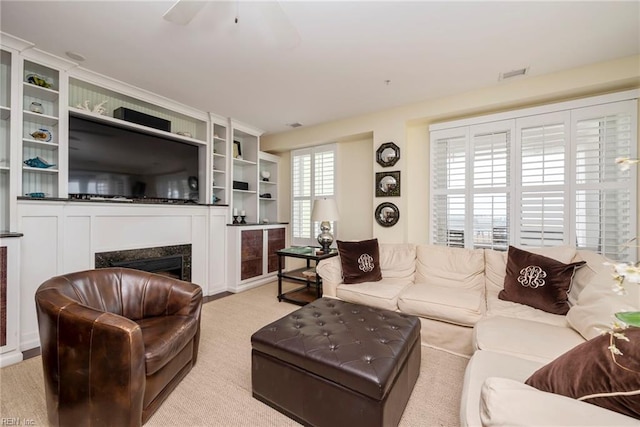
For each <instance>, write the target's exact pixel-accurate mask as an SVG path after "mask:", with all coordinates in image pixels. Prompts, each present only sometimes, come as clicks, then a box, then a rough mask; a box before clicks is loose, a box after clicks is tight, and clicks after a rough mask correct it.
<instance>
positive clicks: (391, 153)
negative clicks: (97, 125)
mask: <svg viewBox="0 0 640 427" xmlns="http://www.w3.org/2000/svg"><path fill="white" fill-rule="evenodd" d="M398 160H400V147H398V146H397V145H396V144H394V143H393V142H385V143H384V144H382V145H381V146H380V147H378V149H377V150H376V162H378V164H379V165H380V166H382V167H385V168H386V167H389V166H393V165H395V164H396V162H397V161H398Z"/></svg>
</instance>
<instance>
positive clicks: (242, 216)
mask: <svg viewBox="0 0 640 427" xmlns="http://www.w3.org/2000/svg"><path fill="white" fill-rule="evenodd" d="M246 217H247V216H246V215H240V224H246V223H247V221H245V218H246Z"/></svg>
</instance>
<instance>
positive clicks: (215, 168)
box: [208, 114, 229, 205]
mask: <svg viewBox="0 0 640 427" xmlns="http://www.w3.org/2000/svg"><path fill="white" fill-rule="evenodd" d="M209 116H210V120H211V130H212V132H211V167H210V168H208V170H211V203H212V204H219V205H227V204H229V196H228V191H227V190H228V188H229V173H228V172H229V120H228V119H226V118H223V117H218V116H215V115H213V114H210V115H209Z"/></svg>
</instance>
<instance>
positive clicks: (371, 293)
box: [336, 279, 411, 310]
mask: <svg viewBox="0 0 640 427" xmlns="http://www.w3.org/2000/svg"><path fill="white" fill-rule="evenodd" d="M410 284H411V282H409V281H407V280H405V279H383V280H381V281H378V282H363V283H355V284H352V285H346V284H341V285H338V288H337V292H336V296H337V297H338V298H340V299H341V300H344V301H348V302H353V303H357V304H364V305H370V306H372V307H378V308H384V309H387V310H397V309H398V295H400V292H402V290H403V289H404V288H406V287H407V286H409V285H410Z"/></svg>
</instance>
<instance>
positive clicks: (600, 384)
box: [525, 328, 640, 419]
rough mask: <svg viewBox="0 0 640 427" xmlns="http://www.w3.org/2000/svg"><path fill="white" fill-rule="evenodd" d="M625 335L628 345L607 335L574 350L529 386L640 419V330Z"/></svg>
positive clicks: (544, 369)
mask: <svg viewBox="0 0 640 427" xmlns="http://www.w3.org/2000/svg"><path fill="white" fill-rule="evenodd" d="M624 333H625V335H626V338H627V339H628V341H625V340H624V339H620V338H618V337H616V336H615V335H610V334H605V335H602V336H599V337H596V338H594V339H592V340H589V341H587V342H585V343H583V344H581V345H579V346H577V347H575V348H573V349H572V350H570V351H568V352H567V353H565V354H563V355H562V356H560V357H558V358H557V359H556V360H554V361H553V362H551V363H549V364H547V365H545V366H543V367H542V368H540V369H539V370H538V371H536V372H535V373H534V374H533V375H532V376H531V377H529V379H527V381H526V382H525V383H526V384H528V385H531V386H533V387H535V388H537V389H539V390H543V391H547V392H551V393H557V394H561V395H563V396H568V397H573V398H575V399H579V400H582V401H585V402H589V403H592V404H594V405H597V406H601V407H603V408H607V409H610V410H612V411H615V412H619V413H621V414H625V415H628V416H630V417H634V418H638V419H640V328H629V329H627V330H625V331H624ZM610 345H615V346H616V347H617V348H618V349H619V350H620V352H621V354H613V353H614V352H613V351H611V350H610V349H609V346H610Z"/></svg>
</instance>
